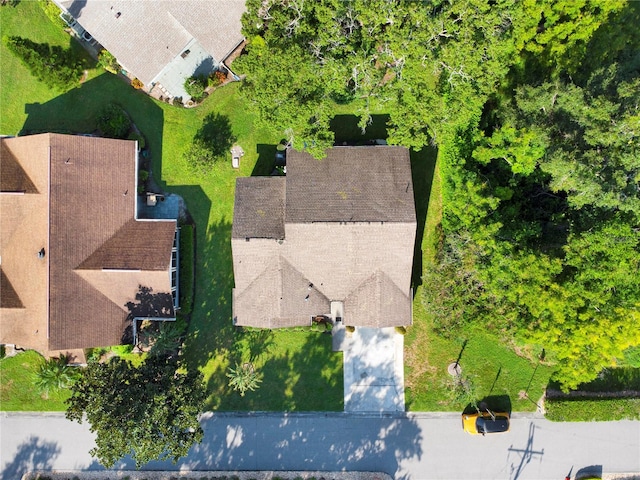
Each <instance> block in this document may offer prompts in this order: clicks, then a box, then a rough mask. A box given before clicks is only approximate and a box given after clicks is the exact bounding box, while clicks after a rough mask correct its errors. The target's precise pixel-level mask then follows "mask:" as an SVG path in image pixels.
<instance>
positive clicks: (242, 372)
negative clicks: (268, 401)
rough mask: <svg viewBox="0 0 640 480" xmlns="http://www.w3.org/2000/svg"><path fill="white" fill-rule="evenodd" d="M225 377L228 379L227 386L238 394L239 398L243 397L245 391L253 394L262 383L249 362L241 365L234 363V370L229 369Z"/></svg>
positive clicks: (260, 377)
mask: <svg viewBox="0 0 640 480" xmlns="http://www.w3.org/2000/svg"><path fill="white" fill-rule="evenodd" d="M227 377H229V386H230V387H233V389H234V390H237V391H238V392H240V396H241V397H244V394H245V393H246V392H247V390H251V391H252V392H253V391H254V390H255V389H256V388H258V386H259V385H260V382H262V376H261V375H260V374H259V373H258V372H256V371H255V369H254V368H253V364H252V363H250V362H247V363H243V364H242V365H240V364H239V363H236V368H229V372H228V373H227Z"/></svg>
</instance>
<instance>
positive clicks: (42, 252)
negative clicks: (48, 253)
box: [38, 247, 44, 258]
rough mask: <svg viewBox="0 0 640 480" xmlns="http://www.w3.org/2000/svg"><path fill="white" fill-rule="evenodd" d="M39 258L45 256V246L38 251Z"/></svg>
mask: <svg viewBox="0 0 640 480" xmlns="http://www.w3.org/2000/svg"><path fill="white" fill-rule="evenodd" d="M38 258H44V247H42V248H41V249H40V251H39V252H38Z"/></svg>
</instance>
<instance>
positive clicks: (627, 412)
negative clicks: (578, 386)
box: [545, 398, 640, 422]
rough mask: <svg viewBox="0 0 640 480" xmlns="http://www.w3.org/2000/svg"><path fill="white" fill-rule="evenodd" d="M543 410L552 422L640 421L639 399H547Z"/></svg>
mask: <svg viewBox="0 0 640 480" xmlns="http://www.w3.org/2000/svg"><path fill="white" fill-rule="evenodd" d="M545 408H546V410H547V413H546V415H545V416H546V418H547V419H548V420H551V421H554V422H608V421H612V420H625V419H626V420H640V398H601V399H594V398H589V399H575V398H570V399H558V400H550V399H547V401H546V402H545Z"/></svg>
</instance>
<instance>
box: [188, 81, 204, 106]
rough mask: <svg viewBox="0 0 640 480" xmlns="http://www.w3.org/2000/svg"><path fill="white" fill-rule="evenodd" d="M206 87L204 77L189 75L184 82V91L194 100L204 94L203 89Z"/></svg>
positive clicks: (202, 96) (197, 100) (196, 100)
mask: <svg viewBox="0 0 640 480" xmlns="http://www.w3.org/2000/svg"><path fill="white" fill-rule="evenodd" d="M206 88H207V79H206V77H202V76H198V77H189V78H187V79H186V80H185V82H184V91H185V92H187V94H188V95H189V96H190V97H191V98H192V99H193V100H194V101H195V102H199V101H200V100H202V99H203V98H204V96H205V92H204V91H205V89H206Z"/></svg>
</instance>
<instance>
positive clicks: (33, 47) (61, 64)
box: [3, 36, 82, 89]
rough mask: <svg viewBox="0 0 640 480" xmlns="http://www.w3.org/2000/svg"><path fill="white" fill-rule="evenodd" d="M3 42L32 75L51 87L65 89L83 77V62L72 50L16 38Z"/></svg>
mask: <svg viewBox="0 0 640 480" xmlns="http://www.w3.org/2000/svg"><path fill="white" fill-rule="evenodd" d="M3 41H4V43H5V45H6V46H7V48H8V49H9V50H10V51H11V53H13V54H14V55H15V56H17V57H18V58H19V59H20V60H21V61H22V63H23V64H24V65H25V66H26V67H27V68H28V69H29V71H30V72H31V74H32V75H33V76H34V77H36V78H37V79H38V80H40V81H41V82H44V83H45V84H46V85H48V86H49V87H58V88H61V89H64V88H66V87H69V86H70V84H71V85H72V84H74V83H77V82H78V81H79V80H80V77H81V76H82V62H81V61H80V60H79V59H77V58H76V56H75V55H74V54H73V52H72V51H71V49H64V48H62V47H60V46H58V45H49V44H48V43H36V42H32V41H31V40H29V39H27V38H22V37H15V36H13V37H4V38H3Z"/></svg>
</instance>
